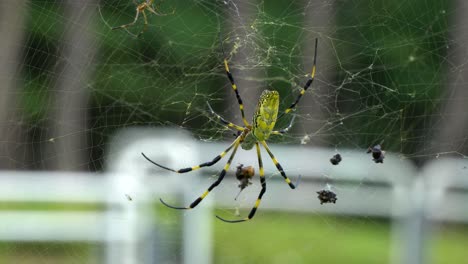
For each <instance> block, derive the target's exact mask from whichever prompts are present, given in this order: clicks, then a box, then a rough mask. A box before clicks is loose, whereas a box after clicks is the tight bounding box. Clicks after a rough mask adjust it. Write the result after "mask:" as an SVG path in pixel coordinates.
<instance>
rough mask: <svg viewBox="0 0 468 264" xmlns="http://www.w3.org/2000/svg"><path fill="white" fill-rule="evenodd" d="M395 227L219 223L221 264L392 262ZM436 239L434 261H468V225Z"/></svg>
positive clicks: (343, 220) (263, 219)
mask: <svg viewBox="0 0 468 264" xmlns="http://www.w3.org/2000/svg"><path fill="white" fill-rule="evenodd" d="M220 213H221V214H226V212H220ZM244 213H245V212H244ZM390 228H391V226H390V223H389V222H388V221H383V220H376V219H374V218H352V217H336V216H322V215H316V214H286V213H272V212H264V211H263V212H260V213H259V215H258V216H256V218H255V221H252V222H248V223H244V224H237V225H236V224H232V225H229V224H226V223H223V222H221V221H215V240H214V241H215V242H214V243H215V244H214V247H215V263H237V264H243V263H329V264H331V263H348V264H349V263H350V264H353V263H356V264H357V263H359V264H365V263H390V254H392V253H391V251H390V250H391V244H390V243H391V233H390V232H391V229H390ZM432 239H433V240H432V241H431V243H430V247H429V248H428V250H427V252H428V254H429V260H430V261H429V262H428V263H434V264H438V263H440V264H442V263H466V262H464V261H466V260H467V259H468V251H467V250H466V249H467V248H468V226H454V225H451V226H444V227H443V229H441V230H439V231H437V232H436V233H435V234H434V235H433V236H432Z"/></svg>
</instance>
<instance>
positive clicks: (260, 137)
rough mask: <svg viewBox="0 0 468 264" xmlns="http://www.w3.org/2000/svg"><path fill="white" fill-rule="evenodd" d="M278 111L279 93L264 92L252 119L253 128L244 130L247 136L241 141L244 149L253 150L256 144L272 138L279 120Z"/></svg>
mask: <svg viewBox="0 0 468 264" xmlns="http://www.w3.org/2000/svg"><path fill="white" fill-rule="evenodd" d="M278 109H279V94H278V92H277V91H270V90H265V91H263V92H262V94H261V95H260V99H259V100H258V104H257V109H256V110H255V114H254V117H253V119H252V126H251V127H249V128H248V129H245V130H244V131H245V134H244V136H243V137H242V139H241V148H242V149H244V150H251V149H252V148H253V147H254V145H255V142H258V141H264V140H267V139H268V138H269V137H270V135H271V133H272V132H273V129H274V127H275V124H276V119H277V118H278Z"/></svg>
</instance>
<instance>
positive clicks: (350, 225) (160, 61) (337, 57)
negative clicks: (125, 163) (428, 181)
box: [2, 0, 468, 263]
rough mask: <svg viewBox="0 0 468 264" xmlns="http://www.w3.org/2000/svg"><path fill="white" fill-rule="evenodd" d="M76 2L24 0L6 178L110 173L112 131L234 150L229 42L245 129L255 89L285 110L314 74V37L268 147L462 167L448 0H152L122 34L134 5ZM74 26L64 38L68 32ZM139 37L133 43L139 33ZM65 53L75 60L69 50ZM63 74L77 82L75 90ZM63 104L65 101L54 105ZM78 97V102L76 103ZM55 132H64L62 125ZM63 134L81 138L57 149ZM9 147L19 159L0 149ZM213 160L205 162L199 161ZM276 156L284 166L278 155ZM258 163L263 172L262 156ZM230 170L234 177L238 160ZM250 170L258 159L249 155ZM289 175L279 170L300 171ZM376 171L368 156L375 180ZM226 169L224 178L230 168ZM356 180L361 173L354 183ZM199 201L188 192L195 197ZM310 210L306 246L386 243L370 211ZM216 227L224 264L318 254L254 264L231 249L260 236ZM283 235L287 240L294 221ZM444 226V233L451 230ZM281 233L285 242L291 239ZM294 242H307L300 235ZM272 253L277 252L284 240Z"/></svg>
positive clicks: (455, 45)
mask: <svg viewBox="0 0 468 264" xmlns="http://www.w3.org/2000/svg"><path fill="white" fill-rule="evenodd" d="M75 2H76V3H77V4H76V5H74V6H73V8H72V9H71V10H72V11H71V14H75V15H70V13H67V12H70V11H67V8H69V7H67V4H66V3H65V2H64V1H38V0H37V1H25V2H24V8H25V10H26V13H25V14H24V20H25V22H24V24H18V23H17V22H11V21H7V22H6V25H7V26H11V27H13V28H17V30H19V31H21V32H22V34H24V35H23V38H18V42H16V43H14V46H17V48H18V50H20V52H19V53H20V54H21V55H19V56H18V57H16V58H13V59H11V60H8V61H7V62H6V64H5V63H3V64H4V65H6V66H10V67H11V68H18V69H19V70H18V72H13V73H12V74H15V76H16V77H15V78H16V79H15V81H17V82H18V83H19V84H18V87H19V88H18V89H17V90H14V91H13V92H9V94H10V95H11V94H13V96H12V97H11V98H14V100H13V101H15V100H16V101H17V102H18V103H17V104H16V105H15V106H14V107H10V108H14V109H15V110H14V114H11V115H8V116H7V117H6V118H4V120H6V123H8V124H14V128H11V129H7V130H8V132H11V131H13V134H16V135H15V136H13V137H5V138H6V140H5V144H6V145H8V146H12V147H11V148H10V147H6V148H7V152H6V153H7V154H5V152H4V153H2V155H3V156H5V157H6V159H5V160H6V161H5V162H3V164H4V167H5V168H10V169H11V168H13V169H28V170H50V169H59V170H60V169H66V170H81V171H83V170H84V171H103V170H104V169H105V162H106V160H107V159H109V158H112V155H113V153H109V152H108V151H109V148H110V146H109V144H110V140H111V138H112V136H113V135H115V133H117V131H119V130H121V129H125V128H130V127H175V128H177V129H179V130H184V131H190V133H192V134H193V136H194V137H196V138H197V139H198V140H200V141H204V142H218V141H223V140H224V141H226V146H227V145H228V141H232V140H234V135H233V133H234V132H233V131H232V130H230V129H228V128H226V127H224V126H222V125H221V124H219V123H218V122H217V120H216V118H214V117H213V116H211V115H210V112H209V109H208V107H207V105H206V102H209V104H210V105H211V106H212V107H213V108H214V110H215V111H216V112H217V113H218V114H220V115H221V116H223V117H225V118H226V119H228V120H230V121H233V122H234V123H236V124H238V125H242V120H241V117H240V111H239V106H238V105H237V102H236V97H235V94H234V92H233V91H232V89H231V87H230V83H229V81H228V79H227V78H226V74H225V72H224V65H223V48H224V51H225V54H226V56H227V58H228V61H229V66H230V69H231V72H232V74H233V76H234V78H235V80H236V84H237V86H238V88H239V92H240V94H241V96H242V98H243V100H244V105H245V111H246V116H247V119H248V120H249V121H250V120H251V117H252V114H253V111H254V109H255V107H256V104H257V101H258V96H259V95H260V93H261V91H263V90H264V89H273V90H277V91H278V92H279V93H280V98H281V103H280V111H282V110H284V109H286V108H287V107H288V106H289V105H290V104H291V103H292V102H294V100H295V98H296V97H297V96H298V95H299V92H300V91H301V89H302V87H303V86H304V84H305V83H306V81H307V79H308V78H309V76H310V73H311V70H312V62H313V56H314V45H313V43H314V40H315V38H317V39H318V54H317V75H316V78H315V80H314V83H313V84H312V86H311V87H310V88H309V90H308V91H307V92H306V93H305V95H304V96H303V97H302V99H301V102H300V103H299V104H298V107H297V109H296V110H295V111H293V112H292V113H291V114H287V115H284V117H282V118H281V119H280V120H278V123H277V128H282V127H286V126H287V125H288V124H289V122H290V120H291V118H292V116H295V123H294V126H293V128H292V129H291V130H290V131H289V133H288V134H286V135H284V136H281V137H278V136H274V137H272V139H271V141H269V142H272V144H274V143H277V144H290V145H294V146H297V147H298V149H300V148H309V147H310V148H313V147H323V148H329V149H334V150H335V151H336V152H337V153H342V152H343V151H344V153H345V154H346V151H352V150H358V151H362V152H365V151H366V150H367V149H368V147H371V146H374V145H376V144H381V145H382V147H383V149H384V150H385V151H387V152H389V153H394V154H395V155H396V156H397V157H398V158H399V159H401V160H409V161H410V162H412V163H414V164H415V165H417V166H423V165H424V164H425V163H427V162H429V161H431V160H435V159H438V158H440V157H442V156H450V157H452V156H453V157H457V158H466V155H467V153H468V152H467V145H466V133H463V132H466V114H465V113H466V110H463V109H462V110H460V102H462V103H461V106H463V101H464V100H466V99H467V96H468V95H467V94H466V92H463V90H462V89H461V88H460V87H461V86H463V85H464V84H465V81H464V74H466V70H464V69H465V68H466V63H467V58H466V54H463V53H461V54H462V55H459V53H457V52H459V50H460V49H461V50H463V47H464V46H466V43H464V42H463V39H464V38H463V37H460V35H462V36H465V35H466V33H463V32H466V26H465V25H462V24H457V23H458V21H457V20H456V18H455V17H456V14H457V11H456V7H455V6H454V5H455V4H454V3H449V2H448V1H436V0H415V1H409V2H401V1H390V2H389V1H370V2H368V1H330V0H318V1H306V0H303V1H292V2H288V3H280V2H278V3H272V2H270V1H234V0H223V1H218V0H195V1H169V0H167V1H163V2H160V1H155V5H156V7H157V11H158V12H159V13H160V14H162V15H161V16H156V15H154V14H151V13H150V12H146V15H147V20H148V27H147V29H146V30H144V24H143V20H144V18H143V16H142V15H140V16H139V20H138V21H137V23H136V24H135V26H132V27H128V28H127V29H126V30H127V31H126V30H120V29H119V30H111V28H112V27H116V26H119V25H123V24H127V23H130V22H132V21H133V19H134V17H135V14H136V13H135V9H136V6H135V5H134V3H133V2H132V1H128V0H102V1H91V0H90V1H84V0H80V1H75ZM172 12H173V13H172ZM87 16H88V17H87ZM69 29H73V30H72V33H70V30H69ZM142 30H143V32H142V34H141V36H140V37H138V38H135V37H134V36H133V35H132V34H138V33H139V32H141V31H142ZM67 32H68V33H67ZM73 32H75V33H76V34H77V37H76V38H73ZM465 40H466V37H465ZM82 41H83V43H84V44H83V43H82ZM67 47H68V48H69V49H67ZM70 47H71V48H70ZM70 50H72V51H70ZM74 50H77V55H76V57H73V56H70V55H69V54H73V51H74ZM67 52H71V53H67ZM67 54H68V55H67ZM80 59H81V62H80ZM64 65H71V70H70V71H67V69H68V68H67V67H66V66H64ZM70 72H71V76H68V75H70ZM67 78H68V79H67ZM66 80H71V83H75V86H73V85H68V83H67V81H66ZM62 87H70V89H66V88H62ZM447 91H448V92H447ZM60 95H64V97H65V99H64V101H62V102H58V103H57V100H59V99H57V98H60ZM75 101H78V102H81V103H78V104H76V105H75V104H73V102H75ZM457 106H458V108H457ZM67 107H69V108H72V109H75V110H76V112H75V114H76V115H74V116H73V115H72V119H71V123H68V122H65V121H64V120H66V118H65V119H60V118H61V115H60V113H61V112H65V111H62V109H67ZM80 117H83V118H84V120H81V119H80ZM62 118H63V116H62ZM75 118H76V119H75ZM68 121H70V120H68ZM74 121H76V122H74ZM61 125H62V126H63V127H65V128H62V129H63V130H60V129H61V128H60V127H61ZM57 127H58V128H57ZM74 137H81V139H73V138H74ZM67 139H73V140H75V141H76V140H78V143H76V144H72V143H68V144H65V145H59V144H58V142H62V141H66V140H67ZM11 149H14V151H8V150H11ZM273 151H274V149H273ZM68 153H81V154H80V155H81V158H78V159H71V161H70V163H69V164H68V165H66V166H65V165H64V166H65V167H61V165H60V164H64V162H63V160H61V158H62V157H63V156H66V155H68ZM240 153H242V152H240ZM216 154H217V153H206V157H207V160H208V159H209V158H212V156H214V155H216ZM238 155H242V154H238ZM275 155H277V157H278V159H279V160H280V161H281V153H276V152H275ZM83 157H84V158H83ZM263 157H264V160H265V162H269V161H266V160H267V159H268V157H267V156H266V155H263ZM310 158H311V159H313V157H310ZM330 158H331V157H330ZM344 159H346V158H344ZM323 162H325V163H328V162H329V161H328V160H324V161H323ZM57 164H59V165H57ZM232 165H233V166H232V167H235V165H237V163H236V161H234V162H233V164H232ZM246 165H256V161H253V162H252V164H246ZM282 165H283V167H285V170H286V172H287V173H288V170H293V171H299V172H300V171H301V169H302V168H301V167H298V168H288V167H289V166H288V164H282ZM374 165H375V164H373V162H372V159H371V158H370V157H369V170H372V169H373V168H374V167H373V166H374ZM378 165H380V164H378ZM383 165H385V163H384V164H383ZM303 166H304V167H306V166H307V164H304V165H303ZM232 167H231V172H230V174H233V173H234V172H233V170H234V169H233V168H232ZM272 173H273V174H274V173H276V172H272ZM273 177H274V178H279V177H278V175H277V174H274V175H273V176H268V177H267V180H268V179H270V178H273ZM336 180H338V179H337V178H336V176H335V175H333V174H332V172H330V171H324V172H323V182H322V185H323V189H330V190H335V191H337V192H338V193H339V190H340V189H339V187H335V186H334V182H335V181H336ZM212 181H213V178H212V177H208V178H206V179H203V180H202V181H201V184H203V185H206V186H208V184H210V183H211V182H212ZM365 181H366V175H363V176H362V184H363V185H364V184H365ZM258 190H259V184H258V183H256V181H255V183H254V186H253V188H247V189H246V191H245V192H244V193H243V194H242V196H241V199H239V201H237V202H233V204H232V206H231V207H229V208H220V210H221V212H222V213H224V214H228V215H230V216H232V217H233V216H234V214H235V213H233V212H234V211H235V210H236V208H237V207H239V206H240V205H245V204H248V205H250V204H251V203H252V202H253V201H254V200H253V199H255V198H254V197H256V195H257V193H258ZM366 190H367V189H366ZM372 190H373V189H372V188H371V189H370V191H366V192H365V193H364V194H362V193H361V191H363V189H362V188H361V187H360V186H357V187H355V189H354V192H353V195H355V196H356V197H358V196H359V197H361V195H362V196H363V197H362V199H363V200H366V199H376V198H378V197H376V196H377V195H378V194H377V191H376V192H373V191H372ZM201 191H203V189H200V190H194V193H195V194H194V195H199V194H198V193H200V192H201ZM311 191H313V192H315V191H316V190H311ZM267 196H268V195H266V196H265V197H267ZM338 197H339V194H338ZM265 199H268V198H265ZM317 202H318V201H317V200H315V201H305V203H317ZM338 202H339V198H338ZM331 206H332V205H331ZM356 206H358V205H356ZM260 210H261V208H260ZM242 213H244V214H245V213H246V212H242ZM167 214H168V215H167V216H165V217H166V219H168V220H167V223H166V229H167V230H168V231H167V237H168V238H167V241H165V242H163V245H164V247H167V250H168V251H171V250H173V251H175V252H177V253H176V255H175V256H173V257H172V258H171V257H169V259H170V261H171V262H179V261H180V260H181V256H180V254H181V252H180V251H179V250H178V249H177V248H178V246H180V243H181V242H180V239H179V238H178V235H179V232H180V226H175V225H171V224H170V222H171V221H176V220H178V219H179V217H180V214H178V213H174V214H172V212H170V213H167ZM314 216H315V218H314V220H313V221H316V222H317V225H322V226H324V231H323V233H320V234H317V235H314V236H313V237H311V238H310V240H312V241H315V242H314V243H313V246H311V247H313V248H314V249H313V251H319V250H318V249H320V247H323V245H320V244H319V243H318V242H317V241H319V240H320V239H322V237H321V236H337V235H338V234H340V232H345V233H346V234H349V235H350V236H352V235H353V234H354V233H353V231H354V230H358V229H357V228H356V226H367V227H369V226H370V228H371V230H370V231H369V232H375V233H379V232H381V233H384V234H386V235H384V237H386V238H388V236H389V235H388V234H387V233H388V230H387V229H388V228H389V227H388V226H389V225H388V224H387V223H386V222H385V221H380V220H376V219H374V218H371V217H370V216H368V215H362V218H352V217H349V218H348V217H342V218H340V219H335V218H333V217H331V218H330V217H328V216H322V215H321V214H320V213H316V214H314ZM257 217H258V216H257ZM258 218H264V219H265V220H264V221H261V220H259V221H261V222H259V223H261V225H263V224H265V222H268V221H271V222H272V223H277V224H278V225H281V224H284V223H287V222H288V221H292V222H293V223H297V225H298V226H301V224H304V223H303V222H305V221H307V220H304V219H307V216H304V215H302V214H298V215H297V216H296V217H295V218H290V216H289V215H288V214H286V213H279V212H266V213H265V214H264V215H262V216H260V217H258ZM272 218H273V219H272ZM291 219H292V220H291ZM343 219H344V220H343ZM256 220H257V219H256ZM310 221H312V220H310ZM382 222H384V223H382ZM259 225H260V224H259ZM216 228H217V229H216V230H217V233H216V234H215V241H214V248H215V260H216V261H217V262H223V263H226V262H229V261H231V262H233V263H234V262H236V261H237V262H236V263H238V262H239V261H243V262H255V261H266V260H268V261H270V262H271V260H272V259H276V261H278V262H280V261H281V262H283V260H284V259H288V260H290V261H292V262H295V261H296V262H297V263H302V262H304V263H305V262H307V261H308V260H310V259H308V256H306V255H304V251H307V250H312V249H311V248H310V247H306V246H304V245H300V244H294V246H292V247H291V248H289V247H288V250H286V251H285V252H283V253H282V254H279V253H278V254H277V255H274V256H273V257H272V259H265V258H264V259H262V258H260V257H257V256H250V257H251V258H250V257H249V254H256V253H251V252H250V251H248V250H246V251H243V250H244V247H241V246H238V244H242V243H245V245H246V248H248V247H249V246H251V247H255V245H256V243H255V242H256V241H257V242H258V241H263V240H256V239H255V236H251V235H250V236H248V235H246V237H247V238H248V240H252V241H253V242H252V244H249V243H247V242H243V241H239V240H236V239H233V241H234V242H225V240H229V237H226V236H230V235H232V233H230V232H228V231H229V230H227V229H226V226H224V227H219V226H218V223H217V224H216ZM235 228H239V230H238V231H237V232H241V233H246V231H247V232H248V231H249V230H248V229H249V228H252V231H250V232H249V233H250V234H262V236H265V237H266V238H267V239H268V238H270V239H273V238H272V236H271V234H270V235H267V233H268V232H271V233H274V232H275V230H268V229H265V230H263V229H261V228H258V225H257V226H256V224H255V223H253V224H249V227H245V226H244V227H234V228H233V230H235ZM243 228H245V229H243ZM275 228H278V227H275ZM281 228H282V229H285V230H286V231H287V229H288V226H282V227H281ZM372 228H374V229H372ZM450 230H451V229H448V228H447V232H450ZM234 232H236V231H234ZM278 232H279V233H280V234H282V235H283V236H284V237H285V238H284V239H285V240H286V239H289V238H291V237H288V236H287V234H285V233H282V231H278ZM294 232H300V230H296V229H294ZM291 233H292V232H291ZM259 236H260V235H259ZM236 238H237V237H236ZM291 239H293V238H291ZM298 241H304V243H306V241H308V240H306V239H305V238H302V237H300V238H298ZM275 243H278V244H281V243H283V242H281V239H278V240H276V241H275ZM299 243H300V242H299ZM4 244H5V247H6V248H7V250H6V252H7V254H10V255H12V256H13V257H15V256H16V257H18V255H20V257H21V256H22V257H24V259H26V258H28V256H39V257H42V258H44V263H50V262H48V260H49V258H50V254H49V253H50V252H49V251H58V252H65V253H64V256H63V257H64V258H65V259H67V261H72V262H76V263H83V261H85V262H86V263H88V261H89V262H90V263H94V262H93V261H95V262H97V260H94V259H87V258H86V256H83V255H82V254H81V253H80V250H81V248H86V247H87V246H82V245H77V246H76V247H75V246H72V247H69V246H66V245H64V246H62V245H61V244H59V245H58V246H57V245H49V244H46V245H36V244H33V245H29V246H24V245H16V244H13V246H11V245H10V244H8V243H4ZM295 246H297V247H298V248H297V249H295V248H294V247H295ZM385 246H388V245H384V246H382V247H381V248H378V249H376V250H377V252H378V253H376V254H375V255H373V257H374V259H370V260H369V259H368V260H367V262H365V261H364V260H362V259H360V260H359V261H360V262H358V263H375V262H379V261H381V260H382V259H386V257H387V255H388V254H390V253H388V251H389V250H388V249H385ZM90 247H91V248H94V246H90ZM57 248H58V249H57ZM382 248H384V249H382ZM241 249H242V250H241ZM269 249H270V248H266V249H265V250H269ZM278 249H279V248H271V250H270V251H277V250H278ZM84 251H85V252H88V251H86V250H84ZM252 252H255V251H252ZM83 254H84V255H85V254H87V253H83ZM343 254H344V253H343ZM452 254H458V253H452ZM442 255H443V254H442ZM171 256H172V255H171ZM223 256H225V257H223ZM59 257H60V256H59ZM465 257H466V256H465ZM357 258H358V257H357ZM331 261H333V260H331ZM336 261H338V260H336ZM25 263H26V262H25Z"/></svg>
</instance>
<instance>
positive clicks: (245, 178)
mask: <svg viewBox="0 0 468 264" xmlns="http://www.w3.org/2000/svg"><path fill="white" fill-rule="evenodd" d="M254 175H255V169H254V167H252V166H247V167H244V164H239V166H237V170H236V178H237V180H239V182H240V184H239V186H238V187H239V188H240V191H239V193H238V194H237V196H236V198H235V199H234V200H237V197H239V194H240V193H241V192H242V190H244V189H245V188H246V187H247V186H249V185H251V184H252V182H251V181H250V179H252V178H253V176H254Z"/></svg>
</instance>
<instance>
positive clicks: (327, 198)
mask: <svg viewBox="0 0 468 264" xmlns="http://www.w3.org/2000/svg"><path fill="white" fill-rule="evenodd" d="M317 194H318V196H317V198H319V200H320V204H324V203H336V200H338V198H336V194H335V193H334V192H332V191H328V190H321V191H318V192H317Z"/></svg>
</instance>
